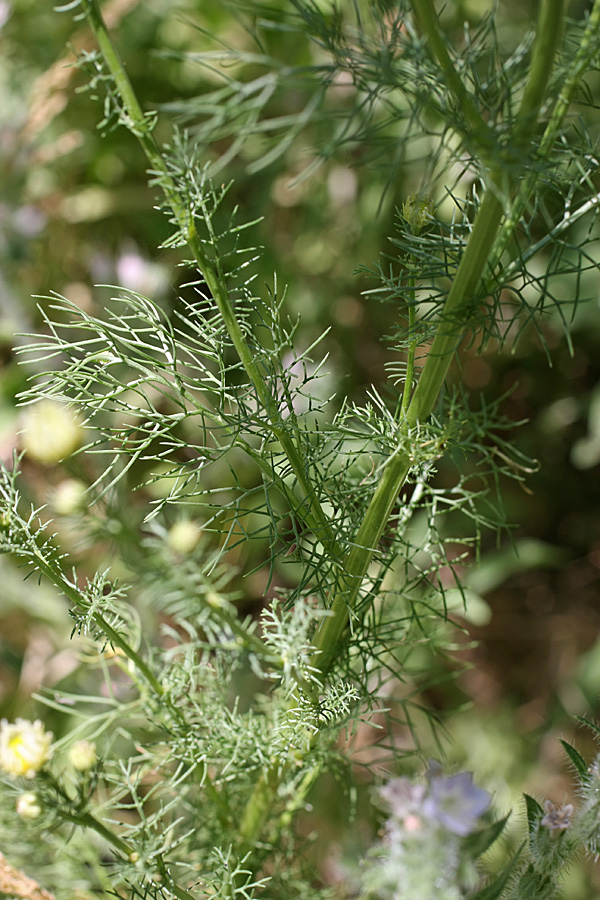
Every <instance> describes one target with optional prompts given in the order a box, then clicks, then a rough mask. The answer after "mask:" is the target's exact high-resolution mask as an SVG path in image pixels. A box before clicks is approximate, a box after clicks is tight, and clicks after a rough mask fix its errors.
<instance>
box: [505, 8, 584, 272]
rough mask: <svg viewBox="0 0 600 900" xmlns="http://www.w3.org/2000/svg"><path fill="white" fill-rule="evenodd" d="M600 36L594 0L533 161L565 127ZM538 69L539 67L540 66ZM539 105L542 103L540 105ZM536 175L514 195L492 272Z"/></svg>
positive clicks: (547, 150)
mask: <svg viewBox="0 0 600 900" xmlns="http://www.w3.org/2000/svg"><path fill="white" fill-rule="evenodd" d="M599 32H600V0H594V5H593V7H592V11H591V13H590V17H589V20H588V23H587V26H586V28H585V31H584V33H583V37H582V39H581V43H580V45H579V48H578V50H577V53H576V54H575V60H574V62H573V65H572V66H571V68H570V69H569V72H568V74H567V77H566V80H565V83H564V84H563V86H562V88H561V90H560V93H559V95H558V99H557V101H556V104H555V106H554V109H553V110H552V114H551V116H550V119H549V120H548V124H547V125H546V128H545V129H544V133H543V135H542V139H541V141H540V145H539V148H538V150H537V153H536V160H539V161H542V160H545V159H547V158H548V156H549V155H550V152H551V150H552V148H553V146H554V144H555V142H556V139H557V138H558V136H559V134H560V132H561V130H562V127H563V125H564V122H565V119H566V117H567V113H568V111H569V108H570V106H571V103H572V101H573V97H574V96H575V91H576V90H577V88H578V87H579V84H580V83H581V80H582V78H583V76H584V75H585V73H586V72H587V70H588V68H589V66H590V63H591V61H592V58H593V56H594V54H595V53H597V51H598V44H597V38H598V34H599ZM540 68H541V65H540ZM540 102H541V101H540ZM536 180H537V172H536V170H535V169H531V170H530V171H529V172H527V174H526V175H525V177H524V178H523V179H522V181H521V183H520V185H519V189H518V192H517V195H516V197H515V199H514V201H513V203H512V206H511V209H510V212H509V213H508V215H507V216H506V218H505V220H504V222H503V225H502V228H501V230H500V233H499V234H498V238H497V240H496V242H495V245H494V248H493V251H492V253H491V255H490V269H491V270H492V272H493V271H494V270H495V268H496V266H497V265H498V263H499V262H500V259H501V258H502V255H503V253H504V251H505V250H506V248H507V246H508V243H509V241H510V239H511V237H512V235H513V233H514V230H515V228H516V226H517V225H518V223H519V221H520V219H521V216H522V215H523V213H524V212H525V209H526V207H527V203H528V201H529V198H530V197H531V195H532V193H533V190H534V188H535V184H536Z"/></svg>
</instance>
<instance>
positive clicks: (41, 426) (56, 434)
mask: <svg viewBox="0 0 600 900" xmlns="http://www.w3.org/2000/svg"><path fill="white" fill-rule="evenodd" d="M21 422H22V429H21V445H22V447H23V449H24V450H25V452H26V453H27V455H28V456H30V457H31V458H32V459H34V460H35V461H36V462H40V463H43V464H44V465H46V466H51V465H54V464H55V463H57V462H60V460H61V459H64V457H65V456H70V454H71V453H73V451H74V450H77V448H78V447H80V446H81V442H82V440H83V428H82V425H81V421H80V419H79V418H78V416H77V415H76V414H75V412H73V410H72V409H70V408H69V407H68V406H65V404H64V403H58V402H56V401H55V400H40V401H39V402H38V403H34V404H33V405H32V406H28V407H27V409H25V410H24V411H23V413H22V415H21Z"/></svg>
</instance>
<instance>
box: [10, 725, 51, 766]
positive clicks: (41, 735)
mask: <svg viewBox="0 0 600 900" xmlns="http://www.w3.org/2000/svg"><path fill="white" fill-rule="evenodd" d="M51 744H52V732H51V731H44V724H43V722H41V721H40V720H39V719H37V721H35V722H29V721H28V720H27V719H17V721H16V722H14V723H10V722H8V721H7V720H6V719H2V721H1V722H0V769H2V771H3V772H7V773H8V774H9V775H24V776H25V778H34V777H35V775H36V773H37V772H39V771H40V769H41V768H42V766H43V765H44V763H45V762H46V760H47V759H48V758H49V757H50V752H51V750H50V746H51Z"/></svg>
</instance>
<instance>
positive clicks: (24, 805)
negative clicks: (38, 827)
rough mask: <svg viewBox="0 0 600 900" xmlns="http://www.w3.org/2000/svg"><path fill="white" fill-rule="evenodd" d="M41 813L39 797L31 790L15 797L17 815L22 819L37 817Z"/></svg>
mask: <svg viewBox="0 0 600 900" xmlns="http://www.w3.org/2000/svg"><path fill="white" fill-rule="evenodd" d="M41 814H42V804H41V803H40V798H39V797H38V795H37V794H34V793H33V791H27V792H26V793H25V794H19V796H18V797H17V815H19V816H21V818H22V819H37V818H38V816H41Z"/></svg>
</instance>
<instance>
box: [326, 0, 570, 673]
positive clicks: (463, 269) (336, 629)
mask: <svg viewBox="0 0 600 900" xmlns="http://www.w3.org/2000/svg"><path fill="white" fill-rule="evenodd" d="M413 2H414V7H415V10H416V12H417V15H418V14H419V11H420V12H421V13H422V12H423V9H425V10H426V13H427V16H426V18H425V19H424V24H425V27H426V32H427V36H428V38H429V40H430V42H431V43H432V45H433V46H434V47H435V48H437V46H438V43H439V41H441V40H442V39H441V37H440V31H439V25H438V22H437V18H436V17H435V12H434V10H433V6H432V4H431V2H430V0H413ZM562 2H563V0H542V5H541V7H540V13H539V21H538V30H537V33H536V39H535V42H534V47H533V52H532V68H531V70H530V75H529V80H528V84H527V86H526V88H525V93H524V99H523V103H522V110H523V115H524V116H526V117H527V122H528V124H529V125H530V126H531V116H532V115H533V114H534V111H535V110H537V109H538V108H539V105H540V103H541V99H542V98H543V95H544V91H545V88H546V85H547V82H548V79H549V77H550V73H551V70H552V61H553V59H554V55H555V52H556V41H555V40H548V38H547V36H546V35H545V34H544V33H542V28H545V29H547V28H548V27H549V26H550V25H551V26H552V28H553V29H556V27H557V24H560V23H561V22H562V13H561V10H562ZM549 9H551V10H553V12H554V16H555V17H556V18H554V19H552V18H551V17H550V13H549ZM436 53H437V50H436ZM446 57H447V61H444V62H442V67H443V68H444V75H445V76H446V78H450V75H449V71H447V70H446V68H447V65H448V64H450V65H451V61H450V58H449V56H448V55H447V52H446ZM444 60H445V58H444ZM457 77H458V75H457ZM453 80H454V79H452V81H453ZM521 130H522V129H521V126H520V125H517V126H515V131H516V132H518V133H520V131H521ZM503 211H504V207H503V185H502V182H501V178H500V175H499V174H498V173H497V172H493V173H491V174H490V176H489V179H488V185H487V188H486V191H485V194H484V197H483V200H482V202H481V206H480V207H479V210H478V212H477V215H476V217H475V221H474V222H473V227H472V230H471V234H470V236H469V240H468V242H467V246H466V248H465V252H464V253H463V256H462V259H461V261H460V265H459V267H458V270H457V272H456V276H455V278H454V281H453V282H452V286H451V288H450V292H449V294H448V297H447V299H446V303H445V305H444V310H443V313H442V315H441V317H440V322H439V325H438V330H437V333H436V335H435V338H434V339H433V342H432V345H431V348H430V351H429V354H428V357H427V361H426V363H425V366H424V368H423V371H422V373H421V376H420V378H419V382H418V384H417V387H416V389H415V392H414V394H413V397H412V400H411V402H410V405H409V407H408V410H407V413H406V418H405V422H404V424H403V426H401V429H400V434H399V449H398V453H397V455H396V456H395V457H392V458H391V459H390V460H389V461H388V464H387V465H386V467H385V469H384V472H383V476H382V478H381V480H380V482H379V484H378V486H377V488H376V489H375V492H374V494H373V497H372V499H371V502H370V504H369V506H368V507H367V511H366V513H365V517H364V519H363V522H362V524H361V526H360V528H359V530H358V532H357V534H356V537H355V540H354V546H353V547H352V549H351V550H350V552H349V554H348V556H347V558H346V562H345V565H344V575H343V576H342V577H341V578H340V585H339V587H338V590H337V591H336V593H335V596H334V599H333V602H332V605H331V607H330V613H331V615H330V616H328V617H327V618H325V619H323V621H322V623H321V625H320V627H319V628H318V629H317V632H316V635H315V641H314V645H315V649H316V651H317V655H316V657H315V660H314V662H315V665H316V666H317V667H318V668H319V670H320V671H321V672H322V673H323V674H324V673H325V672H326V671H327V670H328V668H329V666H330V665H331V663H332V661H333V659H334V658H335V655H336V653H337V651H338V647H337V645H338V642H339V640H340V638H341V636H342V635H343V633H344V632H345V630H346V627H347V626H348V625H349V624H351V619H352V616H353V614H354V609H355V606H356V602H357V598H358V596H359V592H360V588H361V585H362V582H363V580H364V578H365V576H366V574H367V571H368V568H369V565H370V564H371V561H372V559H373V554H374V553H375V551H376V549H377V546H378V545H379V541H380V540H381V536H382V534H383V532H384V529H385V528H386V526H387V523H388V521H389V517H390V515H391V513H392V511H393V509H394V506H395V504H396V502H397V498H398V494H399V493H400V491H401V489H402V487H403V486H404V484H405V482H406V478H407V475H408V473H409V471H410V468H411V459H410V456H409V455H408V454H407V452H406V450H405V449H404V447H403V444H404V443H405V441H406V439H408V438H410V437H411V433H413V432H414V431H415V429H417V427H418V425H419V424H420V423H423V422H425V421H426V420H427V419H428V418H429V416H430V415H431V413H432V412H433V408H434V406H435V403H436V401H437V398H438V396H439V394H440V391H441V389H442V387H443V384H444V381H445V378H446V374H447V372H448V368H449V366H450V363H451V361H452V358H453V355H454V353H455V351H456V350H457V349H458V346H459V344H460V341H461V339H462V336H463V334H464V331H465V329H466V327H467V326H468V322H469V319H470V316H471V313H472V311H473V307H474V304H476V303H477V302H478V298H477V288H478V286H479V283H480V281H481V279H482V276H483V275H484V272H485V269H486V266H487V264H488V260H489V257H490V254H491V252H492V247H493V246H494V242H495V240H496V236H497V234H498V230H499V228H500V223H501V221H502V216H503ZM481 299H482V300H483V299H484V298H481Z"/></svg>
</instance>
